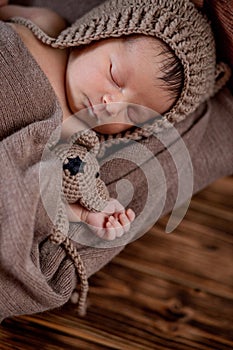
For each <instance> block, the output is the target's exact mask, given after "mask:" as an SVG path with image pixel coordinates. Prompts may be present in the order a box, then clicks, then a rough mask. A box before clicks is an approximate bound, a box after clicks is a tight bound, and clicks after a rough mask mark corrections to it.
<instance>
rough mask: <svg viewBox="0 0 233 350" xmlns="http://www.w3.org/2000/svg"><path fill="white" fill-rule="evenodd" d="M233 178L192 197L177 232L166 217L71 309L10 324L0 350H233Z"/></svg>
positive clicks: (2, 332)
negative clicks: (85, 301) (80, 312)
mask: <svg viewBox="0 0 233 350" xmlns="http://www.w3.org/2000/svg"><path fill="white" fill-rule="evenodd" d="M232 208H233V178H230V177H228V178H223V179H220V180H218V181H217V182H215V183H214V184H212V185H211V186H209V187H208V188H207V189H205V190H204V191H202V192H200V193H199V194H198V195H196V196H194V198H193V200H192V203H191V206H190V208H189V210H188V213H187V214H186V217H185V219H184V220H183V221H182V223H181V224H180V226H179V227H178V228H177V229H176V231H175V232H174V233H172V234H170V235H168V234H165V233H164V227H165V224H166V220H167V218H163V219H161V220H160V221H159V222H158V223H157V224H156V226H154V227H153V228H152V229H151V230H150V232H149V233H148V234H146V235H144V237H142V238H141V239H139V240H138V241H135V242H133V243H132V244H131V245H129V246H128V247H127V248H126V249H125V250H124V251H123V252H122V253H121V254H120V255H119V256H117V257H116V258H115V259H114V260H113V261H112V262H111V263H110V264H108V265H107V266H106V267H105V268H103V269H102V270H101V271H100V272H98V273H97V274H96V275H94V276H92V278H91V279H90V293H89V308H88V314H87V316H86V317H85V318H83V319H82V318H77V316H76V315H75V313H74V312H73V306H72V305H71V304H67V305H65V306H64V307H63V308H61V309H60V310H55V311H53V312H47V313H44V314H40V315H37V316H24V317H16V318H12V319H7V320H5V321H4V322H3V324H2V326H0V349H1V350H12V349H18V350H35V349H43V350H58V349H69V350H72V349H85V350H89V349H90V350H97V349H101V350H105V349H122V350H127V349H134V350H137V349H138V350H139V349H140V350H142V349H198V350H199V349H203V350H204V349H211V350H215V349H216V350H220V349H233V267H232V265H233V264H232V263H233V244H232V243H233V218H232Z"/></svg>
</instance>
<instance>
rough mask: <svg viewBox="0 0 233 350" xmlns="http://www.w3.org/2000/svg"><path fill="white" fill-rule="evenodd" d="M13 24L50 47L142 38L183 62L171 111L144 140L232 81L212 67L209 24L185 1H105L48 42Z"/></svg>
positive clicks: (222, 69)
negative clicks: (158, 42) (179, 88)
mask: <svg viewBox="0 0 233 350" xmlns="http://www.w3.org/2000/svg"><path fill="white" fill-rule="evenodd" d="M17 21H20V22H21V23H22V22H23V24H25V25H27V26H28V27H29V28H30V29H31V30H32V31H33V32H34V34H35V35H36V36H37V37H38V39H40V40H41V41H43V42H44V43H45V44H47V45H51V46H52V47H54V48H68V47H75V46H80V45H83V44H89V43H91V42H94V41H97V40H100V39H105V38H110V37H120V36H122V35H130V34H144V35H147V36H152V37H156V38H158V39H161V40H162V41H163V42H164V43H166V44H167V45H168V46H169V47H170V48H171V49H172V51H173V52H174V53H175V55H176V56H177V57H178V58H179V59H180V61H181V63H182V66H183V71H184V82H183V89H182V92H181V94H180V97H179V98H178V100H177V102H176V103H175V105H174V106H173V107H172V108H171V110H169V111H168V112H167V113H165V114H164V115H163V116H162V117H161V118H160V119H156V121H154V123H152V124H148V125H144V126H143V132H144V134H145V136H148V135H149V134H151V133H153V132H156V131H159V130H160V129H161V127H162V128H163V127H168V126H169V125H170V124H171V123H174V122H179V121H181V120H183V119H184V118H185V117H186V116H187V115H188V114H190V113H192V112H193V111H195V109H196V108H197V107H198V106H199V105H200V104H201V103H202V102H203V101H205V100H206V99H208V98H209V97H211V96H213V95H214V94H215V93H216V92H217V91H218V90H219V89H220V88H221V87H222V86H223V85H224V84H225V83H226V81H227V80H228V79H229V76H230V71H229V68H228V67H227V65H225V64H223V63H221V64H216V55H215V44H214V37H213V34H212V31H211V27H210V24H209V22H208V21H207V19H206V18H205V17H204V16H203V14H201V13H200V12H199V10H198V9H197V8H196V7H195V5H194V4H193V3H192V2H191V1H189V0H179V1H176V0H111V1H107V2H105V3H103V4H102V5H100V6H98V7H96V8H94V9H93V10H91V11H90V12H88V13H87V14H86V15H84V16H83V17H81V18H79V19H78V20H76V21H75V22H74V23H73V24H72V25H71V26H70V27H68V28H66V29H65V30H63V31H62V32H61V33H60V35H59V36H58V37H57V38H51V37H49V36H48V35H46V34H45V33H44V32H43V31H41V30H40V29H39V28H38V27H37V26H35V25H34V24H33V23H32V22H31V23H30V21H28V20H23V19H18V20H17ZM218 77H219V79H218ZM167 121H169V123H167Z"/></svg>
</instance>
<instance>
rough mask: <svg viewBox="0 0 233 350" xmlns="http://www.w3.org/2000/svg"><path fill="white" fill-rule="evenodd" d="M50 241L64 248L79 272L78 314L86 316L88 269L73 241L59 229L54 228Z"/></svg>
mask: <svg viewBox="0 0 233 350" xmlns="http://www.w3.org/2000/svg"><path fill="white" fill-rule="evenodd" d="M50 240H51V242H52V243H54V244H59V245H60V246H62V247H63V248H64V250H65V252H66V254H67V255H68V256H69V257H70V258H71V260H72V261H73V263H74V266H75V268H76V270H77V274H78V277H79V278H80V294H79V299H78V306H77V312H78V314H79V316H85V314H86V300H87V293H88V289H89V287H88V279H87V274H86V269H85V267H84V264H83V262H82V259H81V257H80V255H79V253H78V250H77V249H76V247H75V246H74V244H73V243H72V241H71V239H70V238H68V237H67V236H65V235H64V234H63V233H62V232H61V231H60V230H59V229H57V228H54V231H53V233H52V234H51V236H50Z"/></svg>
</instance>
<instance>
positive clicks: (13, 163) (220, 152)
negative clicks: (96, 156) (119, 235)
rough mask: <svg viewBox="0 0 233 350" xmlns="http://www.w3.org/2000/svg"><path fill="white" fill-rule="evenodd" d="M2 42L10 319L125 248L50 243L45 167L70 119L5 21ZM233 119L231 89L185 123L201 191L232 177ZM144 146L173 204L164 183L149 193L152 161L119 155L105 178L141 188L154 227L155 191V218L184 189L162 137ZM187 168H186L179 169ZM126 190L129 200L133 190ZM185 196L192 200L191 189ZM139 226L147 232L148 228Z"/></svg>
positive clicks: (4, 292)
mask: <svg viewBox="0 0 233 350" xmlns="http://www.w3.org/2000/svg"><path fill="white" fill-rule="evenodd" d="M0 41H1V49H0V50H1V54H0V67H1V70H0V84H1V88H0V113H1V119H0V125H1V128H0V135H1V144H0V157H1V158H0V159H1V183H0V202H1V205H0V215H1V229H0V320H3V319H4V318H6V317H9V316H12V315H19V314H27V313H28V314H29V313H36V312H41V311H44V310H47V309H52V308H55V307H58V306H61V305H63V304H64V303H65V302H67V300H68V299H69V298H70V296H71V294H72V291H73V290H74V289H75V287H76V284H77V282H79V284H80V282H83V283H84V284H85V274H86V276H87V277H88V276H90V275H92V274H93V273H95V272H96V271H97V270H99V269H100V268H101V267H102V266H103V265H104V264H106V263H107V262H108V261H110V260H111V259H112V258H113V257H114V256H115V255H116V254H117V253H119V251H120V250H121V249H122V248H123V246H122V245H119V246H118V247H111V246H110V247H109V248H106V247H101V248H93V247H89V246H85V245H81V244H77V243H75V242H74V241H70V242H68V241H67V242H64V241H63V242H61V244H60V245H59V244H54V243H52V242H51V241H50V239H49V237H50V234H51V233H52V232H53V231H52V230H53V224H52V222H51V220H50V219H49V217H48V215H47V213H46V210H45V209H44V207H43V205H42V202H41V198H40V186H39V166H40V160H41V155H42V152H43V149H44V145H45V144H46V142H47V140H48V139H49V137H50V135H51V133H52V132H53V130H54V129H55V128H56V127H57V126H58V125H59V123H60V122H61V120H62V114H61V109H60V106H59V104H58V101H57V99H56V96H55V95H54V92H53V90H52V88H51V86H50V84H49V82H48V80H47V78H46V77H45V75H44V74H43V72H42V71H41V70H40V68H39V67H38V65H37V64H36V62H35V61H34V59H33V58H32V57H31V55H30V54H29V52H28V50H27V49H26V48H25V46H24V45H23V43H22V41H21V40H20V38H19V37H18V35H17V34H16V33H15V32H14V31H13V30H12V29H11V27H10V26H9V25H7V24H5V23H3V22H0ZM232 115H233V98H232V95H231V93H230V92H229V91H228V90H227V89H224V90H223V91H221V92H220V93H218V95H217V96H215V97H214V99H212V100H210V101H208V103H207V104H204V105H202V106H200V108H199V109H198V110H197V111H196V112H195V113H194V114H193V115H191V116H190V117H189V118H187V120H185V121H183V122H181V123H179V124H178V125H177V130H178V131H179V133H180V134H181V135H182V136H183V140H184V142H185V144H186V147H187V149H188V151H189V155H190V157H191V160H192V166H193V173H194V188H193V192H194V193H195V192H197V191H199V190H200V189H202V188H203V187H205V186H206V185H208V184H209V183H210V182H212V181H214V180H215V179H216V178H218V177H220V176H224V175H229V174H231V173H232V168H233V159H232V151H231V150H232V146H233V141H232V131H233V123H232ZM173 141H174V142H173V145H175V144H176V141H175V140H173ZM141 143H142V144H143V145H144V146H146V147H147V148H148V149H149V150H150V151H151V152H152V154H154V155H155V156H156V159H157V160H158V161H159V163H160V165H161V167H162V169H163V171H164V178H165V179H166V186H167V193H166V198H165V202H164V198H163V196H162V194H163V193H162V189H161V188H162V187H163V186H162V183H160V182H159V181H157V182H156V183H154V184H152V186H150V188H149V189H148V188H147V179H146V177H143V174H144V173H145V174H146V173H147V172H148V169H150V168H151V164H152V163H151V162H152V159H150V157H148V158H147V159H146V160H145V161H144V163H143V164H141V166H140V168H139V167H137V166H136V164H135V163H134V162H132V161H129V160H127V159H125V160H122V156H121V153H119V157H121V158H119V159H117V157H115V159H114V160H113V161H110V162H108V163H105V164H104V165H103V167H102V172H101V173H102V174H101V175H102V178H103V179H104V180H105V182H106V183H107V184H108V187H109V189H110V191H111V192H112V193H113V194H114V192H115V190H116V184H117V182H118V180H120V179H123V178H124V179H127V180H128V181H129V182H130V183H131V184H133V189H134V193H133V199H132V203H131V206H132V208H133V209H134V210H135V211H136V213H137V215H138V216H140V213H142V212H143V215H144V216H143V220H144V222H147V225H146V226H148V227H149V226H150V225H151V224H152V223H153V218H152V215H153V211H150V210H147V211H145V210H144V207H145V203H146V201H147V197H148V192H149V191H150V192H151V193H153V195H154V205H155V208H157V210H158V212H157V213H155V214H156V215H157V216H161V215H163V214H165V213H167V212H169V211H170V210H171V209H172V208H173V206H174V203H175V200H176V196H177V192H178V185H179V184H178V178H177V170H176V168H175V165H174V162H173V160H172V158H171V156H170V153H169V151H168V150H166V149H165V148H164V146H163V145H162V144H161V143H160V142H159V140H157V139H156V138H155V137H151V138H150V139H149V140H144V141H141ZM133 147H135V145H128V146H127V147H125V148H124V154H126V155H127V154H128V156H129V157H130V154H135V152H134V148H133ZM119 152H120V151H119ZM185 171H186V169H185V166H183V167H182V164H181V167H180V169H179V170H178V172H180V173H185ZM152 175H154V174H152ZM122 187H123V190H122V191H121V193H122V200H124V198H125V197H127V196H128V193H127V191H129V190H130V186H127V184H126V185H125V186H124V184H123V185H122ZM182 199H183V200H185V199H187V198H186V193H185V191H184V193H183V197H182ZM153 209H154V208H153ZM156 215H155V216H156ZM135 225H136V230H137V228H138V230H139V231H140V229H141V225H142V223H141V222H136V224H135ZM145 228H146V227H145ZM86 232H87V228H86V227H85V226H84V225H82V224H72V225H70V228H69V238H73V239H75V240H76V237H78V236H80V235H83V234H84V235H85V233H86ZM81 284H82V283H81Z"/></svg>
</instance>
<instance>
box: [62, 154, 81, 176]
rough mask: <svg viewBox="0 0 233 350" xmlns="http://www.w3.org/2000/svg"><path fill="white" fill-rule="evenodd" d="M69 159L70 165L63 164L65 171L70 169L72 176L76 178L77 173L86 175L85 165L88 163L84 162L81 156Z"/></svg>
mask: <svg viewBox="0 0 233 350" xmlns="http://www.w3.org/2000/svg"><path fill="white" fill-rule="evenodd" d="M67 159H68V163H66V164H63V170H65V169H68V170H69V172H70V175H72V176H75V175H76V174H77V173H84V165H85V164H86V162H83V161H82V160H81V159H80V158H79V156H77V157H76V158H67Z"/></svg>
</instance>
